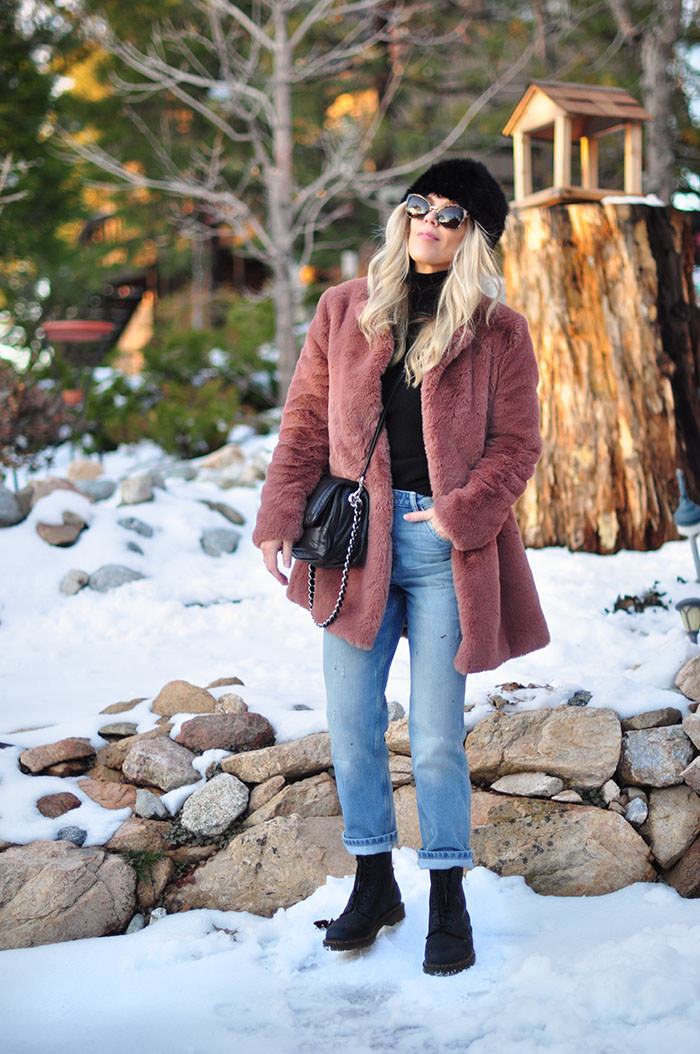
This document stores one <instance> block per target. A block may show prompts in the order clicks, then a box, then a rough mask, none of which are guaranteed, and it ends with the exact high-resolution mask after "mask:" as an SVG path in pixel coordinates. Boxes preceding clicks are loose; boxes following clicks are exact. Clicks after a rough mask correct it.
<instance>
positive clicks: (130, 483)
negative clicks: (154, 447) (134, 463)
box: [119, 472, 153, 505]
mask: <svg viewBox="0 0 700 1054" xmlns="http://www.w3.org/2000/svg"><path fill="white" fill-rule="evenodd" d="M119 493H120V504H121V505H140V504H141V503H142V502H144V501H153V480H152V479H151V476H150V474H149V473H148V472H145V473H143V474H141V475H140V476H131V478H130V479H123V480H122V481H121V483H120V484H119Z"/></svg>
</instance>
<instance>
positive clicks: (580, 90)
mask: <svg viewBox="0 0 700 1054" xmlns="http://www.w3.org/2000/svg"><path fill="white" fill-rule="evenodd" d="M559 114H566V115H567V116H569V117H571V118H573V125H574V128H573V138H574V139H578V138H580V137H581V136H582V135H588V136H594V135H600V134H601V133H602V132H610V131H612V130H613V129H614V128H618V127H622V126H624V125H625V124H630V123H631V124H636V123H639V122H641V121H648V120H649V119H650V118H651V114H650V113H648V112H647V111H646V110H645V109H644V107H643V106H640V105H639V103H638V102H637V100H636V99H634V98H633V97H632V96H631V95H630V94H629V92H626V91H625V90H624V88H603V87H600V86H599V85H597V84H571V83H568V82H566V81H532V83H531V84H530V86H529V87H528V89H527V91H526V92H525V94H524V95H523V97H522V99H521V100H520V102H519V103H518V105H517V106H516V107H515V110H514V111H513V113H512V114H511V116H510V118H509V120H508V123H507V124H506V126H505V128H504V129H503V134H504V135H513V133H514V132H516V131H520V132H529V133H530V134H531V135H533V136H534V137H535V138H541V139H551V138H552V125H553V123H554V118H555V117H556V116H557V115H559Z"/></svg>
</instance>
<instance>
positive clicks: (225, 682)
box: [207, 677, 243, 688]
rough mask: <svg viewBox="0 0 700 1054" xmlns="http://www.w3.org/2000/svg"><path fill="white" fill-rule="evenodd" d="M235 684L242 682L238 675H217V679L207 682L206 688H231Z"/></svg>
mask: <svg viewBox="0 0 700 1054" xmlns="http://www.w3.org/2000/svg"><path fill="white" fill-rule="evenodd" d="M236 684H241V685H242V684H243V681H242V680H241V679H240V677H218V678H217V680H215V681H212V682H211V684H208V685H207V688H229V687H230V688H232V687H233V686H234V685H236Z"/></svg>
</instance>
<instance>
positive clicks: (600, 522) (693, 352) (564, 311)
mask: <svg viewBox="0 0 700 1054" xmlns="http://www.w3.org/2000/svg"><path fill="white" fill-rule="evenodd" d="M503 248H504V261H503V263H504V274H505V279H506V292H507V302H508V304H509V305H510V306H511V307H513V308H515V310H516V311H520V312H521V313H522V314H523V315H525V317H526V318H527V320H528V323H529V326H530V332H531V334H532V340H533V344H534V347H535V351H536V354H537V359H538V363H539V367H540V387H539V398H540V408H541V430H542V440H543V451H542V457H541V458H540V460H539V462H538V464H537V468H536V470H535V476H534V479H533V480H531V482H530V484H529V485H528V488H527V490H526V492H525V494H524V495H523V497H522V498H521V499H520V501H519V502H518V504H517V506H516V512H517V516H518V521H519V523H520V527H521V529H522V532H523V537H524V539H525V542H526V544H527V545H531V546H538V547H539V546H547V545H565V546H568V547H569V548H571V549H584V550H586V551H587V552H593V553H611V552H615V551H617V550H618V549H622V548H625V549H642V550H645V549H654V548H656V547H658V546H659V545H662V544H663V543H664V542H667V541H669V540H670V539H672V538H677V537H678V535H677V533H676V528H675V524H674V520H673V513H674V510H675V508H676V507H677V504H678V487H677V484H676V476H675V472H676V469H677V468H682V470H683V473H684V475H685V478H686V481H687V483H688V490H689V492H690V496H691V497H692V498H693V500H695V501H697V500H698V499H699V498H700V399H699V398H698V384H699V383H700V312H699V311H698V308H697V306H696V305H695V297H694V292H693V288H692V281H691V280H690V274H691V271H692V259H693V243H692V228H691V223H690V218H689V217H688V215H687V214H684V213H682V212H680V211H679V210H677V209H671V208H653V207H650V206H648V205H644V204H641V203H633V204H629V205H612V204H609V205H605V206H603V207H602V208H601V206H600V205H599V204H597V203H596V204H592V203H582V204H575V205H574V204H572V205H554V206H551V207H549V208H546V209H536V208H532V209H524V210H522V211H519V212H517V213H515V214H514V215H511V217H510V219H509V222H508V227H507V230H506V232H505V235H504V238H503Z"/></svg>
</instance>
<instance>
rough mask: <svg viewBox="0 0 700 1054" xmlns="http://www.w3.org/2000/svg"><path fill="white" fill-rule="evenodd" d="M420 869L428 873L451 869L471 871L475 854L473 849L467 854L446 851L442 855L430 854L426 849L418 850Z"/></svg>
mask: <svg viewBox="0 0 700 1054" xmlns="http://www.w3.org/2000/svg"><path fill="white" fill-rule="evenodd" d="M418 867H420V868H422V870H424V871H426V870H428V869H430V870H431V871H447V870H448V868H450V867H464V868H466V869H467V870H471V869H472V868H473V867H474V854H473V852H472V851H471V849H469V850H467V852H466V853H460V852H458V851H457V850H448V849H446V850H445V851H444V852H442V853H430V852H426V851H425V850H424V849H419V850H418Z"/></svg>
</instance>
